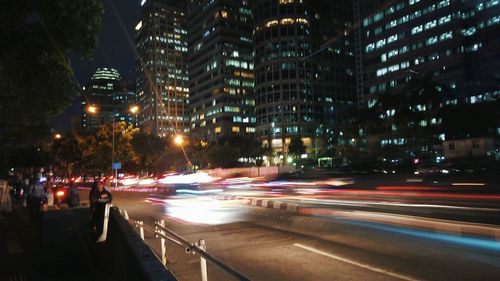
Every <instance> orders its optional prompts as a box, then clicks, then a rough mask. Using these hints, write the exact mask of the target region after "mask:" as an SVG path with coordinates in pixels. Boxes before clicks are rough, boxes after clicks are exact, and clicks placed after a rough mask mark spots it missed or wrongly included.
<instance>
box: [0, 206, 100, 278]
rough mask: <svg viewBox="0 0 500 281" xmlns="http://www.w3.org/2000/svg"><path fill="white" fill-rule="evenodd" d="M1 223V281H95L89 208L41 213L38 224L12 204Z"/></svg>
mask: <svg viewBox="0 0 500 281" xmlns="http://www.w3.org/2000/svg"><path fill="white" fill-rule="evenodd" d="M12 207H13V208H12V212H11V213H8V214H6V215H5V220H4V221H2V222H0V261H1V262H0V280H9V281H21V280H23V281H24V280H40V281H49V280H50V281H52V280H54V281H59V280H61V281H62V280H82V281H83V280H98V279H99V278H96V276H98V274H97V272H98V271H97V270H96V269H95V265H94V262H93V258H92V254H91V253H90V247H89V246H90V245H91V243H90V240H89V237H90V236H89V233H88V232H89V231H88V229H89V227H88V224H89V223H88V208H83V207H81V208H73V209H60V210H50V211H47V212H43V219H42V222H41V223H34V222H31V221H30V220H29V216H28V213H27V210H26V209H25V208H24V207H23V206H22V205H20V204H19V202H15V201H13V202H12Z"/></svg>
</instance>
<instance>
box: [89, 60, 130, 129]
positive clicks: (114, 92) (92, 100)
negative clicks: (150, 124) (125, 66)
mask: <svg viewBox="0 0 500 281" xmlns="http://www.w3.org/2000/svg"><path fill="white" fill-rule="evenodd" d="M135 104H136V96H135V93H134V92H133V90H132V89H131V86H130V85H127V84H126V83H125V82H124V81H123V80H122V77H121V76H120V73H118V71H117V70H116V69H114V68H105V67H104V68H98V69H97V70H96V72H95V73H94V75H93V76H92V78H91V79H90V81H89V83H88V84H87V86H86V87H85V88H84V91H83V101H82V119H81V124H82V127H84V128H87V129H89V130H94V129H96V128H98V127H99V124H100V123H103V122H104V123H106V122H112V118H114V120H115V121H116V122H126V123H127V124H131V125H136V122H137V119H136V116H135V115H134V114H131V113H130V112H129V110H128V108H129V107H130V106H131V105H135ZM89 106H93V107H95V108H96V111H95V112H94V113H90V112H88V110H89Z"/></svg>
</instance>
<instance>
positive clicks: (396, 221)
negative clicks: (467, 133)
mask: <svg viewBox="0 0 500 281" xmlns="http://www.w3.org/2000/svg"><path fill="white" fill-rule="evenodd" d="M216 198H217V199H219V200H235V201H241V202H242V203H244V204H246V205H250V206H254V207H261V208H271V209H277V210H282V211H286V212H292V213H297V214H302V215H310V216H312V215H320V216H332V217H337V218H344V219H351V220H364V221H366V220H369V221H370V222H374V223H380V224H389V225H397V226H400V227H405V228H411V229H418V230H423V231H431V232H436V233H444V234H450V235H455V236H468V237H470V236H473V237H480V238H485V239H490V240H497V241H500V226H496V225H490V224H480V223H471V222H461V221H452V220H445V219H435V218H423V217H416V216H410V215H400V214H391V213H374V212H364V211H355V212H352V211H340V210H331V209H324V208H308V207H302V206H300V205H299V204H290V203H285V202H280V201H276V200H270V199H259V198H252V197H240V196H231V195H218V196H216Z"/></svg>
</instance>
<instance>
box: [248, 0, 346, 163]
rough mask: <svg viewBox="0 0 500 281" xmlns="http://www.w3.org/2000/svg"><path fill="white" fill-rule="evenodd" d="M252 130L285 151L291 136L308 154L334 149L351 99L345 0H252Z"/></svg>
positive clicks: (281, 155) (279, 153) (279, 154)
mask: <svg viewBox="0 0 500 281" xmlns="http://www.w3.org/2000/svg"><path fill="white" fill-rule="evenodd" d="M252 11H253V15H254V25H253V33H254V34H253V35H254V36H253V39H254V42H255V43H254V50H255V82H256V85H255V97H256V118H257V138H258V139H259V140H260V141H261V142H262V143H263V145H264V146H267V147H269V148H272V150H273V151H274V153H275V158H276V159H274V161H271V162H274V163H276V162H282V161H280V159H286V158H287V157H284V156H286V154H287V149H288V148H287V147H288V144H289V143H290V140H291V139H292V138H293V137H294V136H299V137H300V138H301V139H302V142H303V143H304V144H305V146H306V152H307V154H308V157H309V158H315V157H317V156H320V155H322V154H325V153H327V152H328V151H332V150H333V148H334V146H335V145H336V144H338V142H339V137H340V136H341V135H342V132H341V131H339V130H338V128H337V125H338V124H339V122H342V120H343V119H344V118H345V116H344V115H345V114H346V111H347V110H348V109H349V108H350V107H353V106H354V105H355V94H354V91H355V89H354V81H355V76H354V44H353V37H352V36H351V34H350V33H349V29H350V27H351V24H352V6H351V2H350V1H330V0H323V1H298V0H255V1H252Z"/></svg>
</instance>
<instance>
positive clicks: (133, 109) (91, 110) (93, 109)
mask: <svg viewBox="0 0 500 281" xmlns="http://www.w3.org/2000/svg"><path fill="white" fill-rule="evenodd" d="M128 111H129V112H130V113H132V114H137V112H139V106H137V105H133V106H130V107H129V109H128ZM87 112H88V113H90V114H97V112H98V108H97V107H96V106H95V105H90V106H89V107H88V108H87ZM108 113H110V115H111V121H112V127H113V129H112V145H111V169H114V170H115V188H116V187H118V167H117V166H114V163H115V113H114V112H108Z"/></svg>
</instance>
